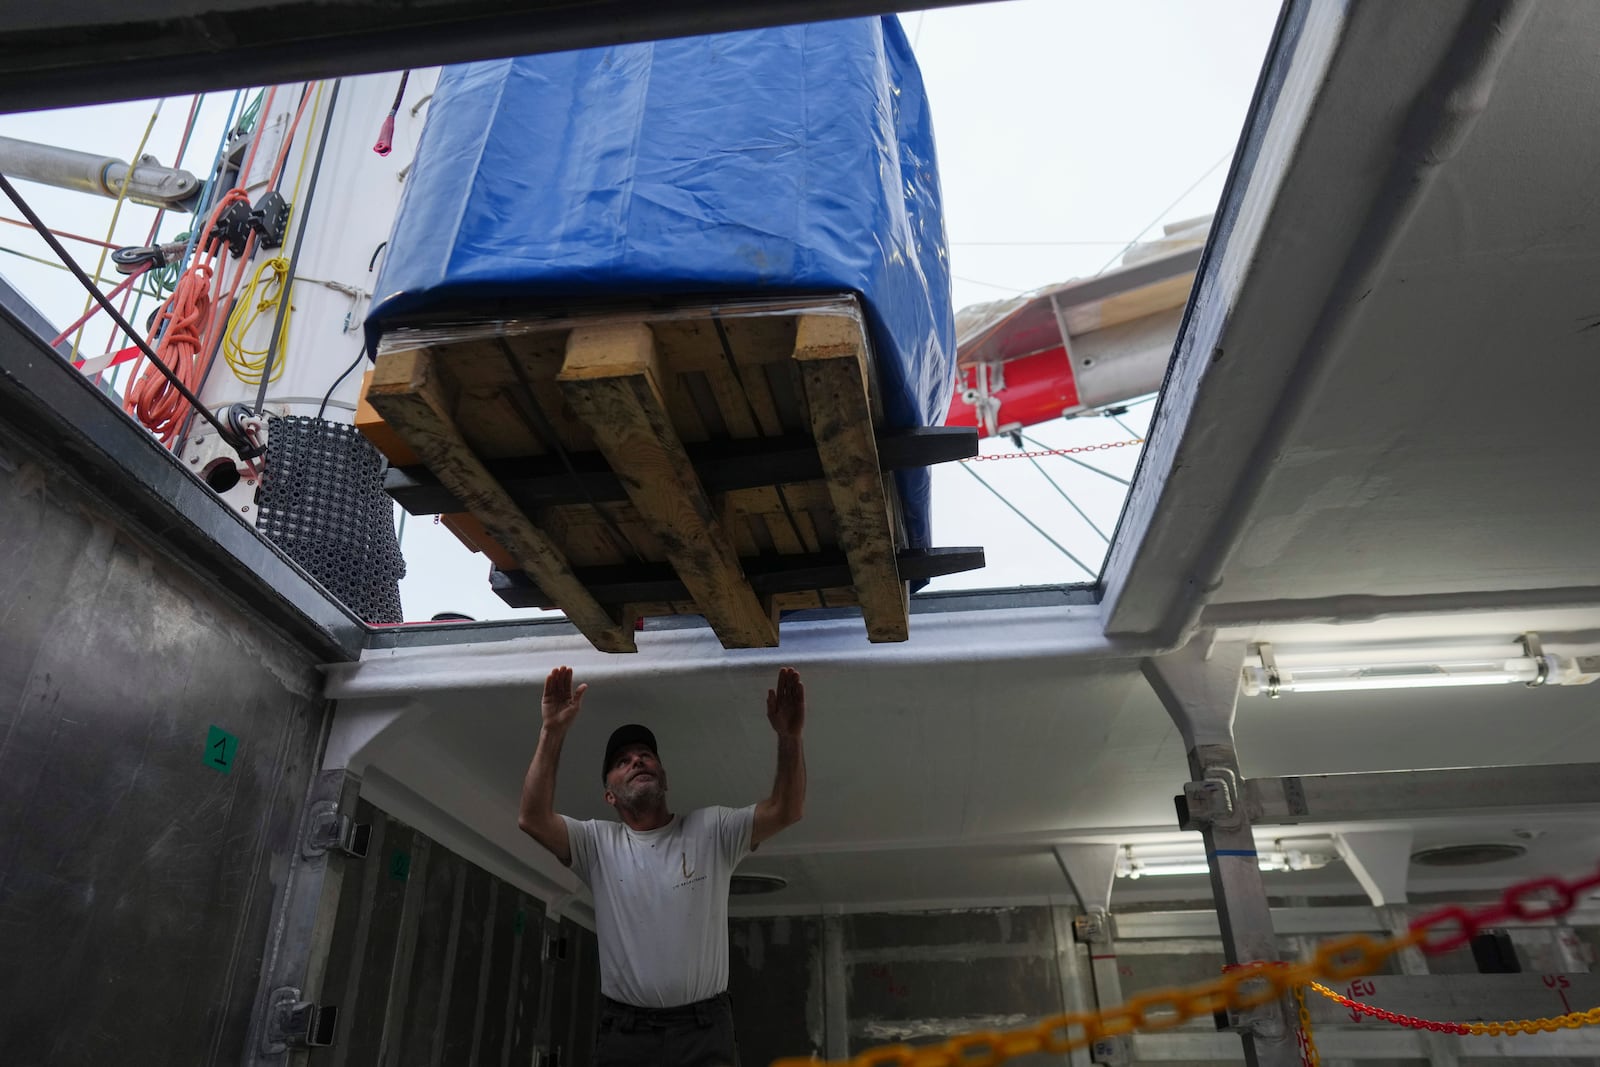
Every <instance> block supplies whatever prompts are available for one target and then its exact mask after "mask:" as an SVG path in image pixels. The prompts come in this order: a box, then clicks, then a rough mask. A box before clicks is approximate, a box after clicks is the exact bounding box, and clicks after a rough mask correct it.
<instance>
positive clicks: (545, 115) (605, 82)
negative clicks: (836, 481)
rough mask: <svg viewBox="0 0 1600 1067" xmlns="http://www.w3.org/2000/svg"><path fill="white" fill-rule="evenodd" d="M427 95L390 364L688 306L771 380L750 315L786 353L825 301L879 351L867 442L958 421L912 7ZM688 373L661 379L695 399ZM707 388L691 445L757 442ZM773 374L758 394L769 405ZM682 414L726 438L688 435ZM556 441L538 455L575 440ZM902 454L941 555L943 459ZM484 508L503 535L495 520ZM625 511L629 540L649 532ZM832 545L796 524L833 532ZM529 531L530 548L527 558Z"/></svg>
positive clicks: (904, 519) (683, 43) (735, 369)
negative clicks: (939, 473)
mask: <svg viewBox="0 0 1600 1067" xmlns="http://www.w3.org/2000/svg"><path fill="white" fill-rule="evenodd" d="M430 109H431V110H430V114H429V118H428V122H427V126H426V129H425V131H424V134H423V137H422V142H421V145H420V148H419V152H418V160H417V164H416V166H415V168H414V169H413V171H412V172H411V174H410V175H409V176H408V178H407V188H406V191H405V196H404V199H403V202H402V204H401V208H400V211H399V214H398V216H397V218H396V222H395V226H394V230H393V234H392V237H391V240H390V242H389V245H388V248H387V250H386V253H385V256H384V260H383V268H382V272H381V276H380V278H379V283H378V287H377V298H376V299H375V301H374V306H373V310H372V313H371V315H370V317H369V319H368V334H369V339H370V341H371V342H372V348H373V351H375V352H377V353H379V357H380V368H381V366H382V362H381V361H382V357H383V355H384V354H385V353H397V352H415V351H417V350H426V351H427V352H429V353H431V354H432V357H433V358H435V359H436V360H437V363H438V366H439V368H441V371H440V373H441V374H443V375H448V374H449V373H451V372H450V371H449V370H444V369H443V368H448V367H450V366H451V365H452V362H453V361H454V360H455V359H457V358H458V356H459V357H460V358H465V359H470V358H471V356H470V353H471V352H473V351H475V349H473V348H472V345H473V344H474V343H481V342H483V341H484V340H486V339H489V338H494V339H497V342H498V343H501V344H504V343H506V342H507V341H508V340H509V339H514V338H518V337H522V338H524V339H526V338H529V337H531V336H534V335H543V334H546V333H548V332H549V331H550V330H551V329H552V324H554V323H560V324H562V325H561V329H562V330H563V331H566V332H563V333H562V335H561V344H563V345H570V344H572V343H575V342H574V341H573V340H572V338H574V337H576V333H574V332H572V331H573V330H574V329H575V327H581V326H582V325H583V324H584V323H585V322H606V323H609V324H610V328H612V329H614V330H615V329H625V327H626V326H627V325H628V324H632V325H634V326H636V327H640V328H643V329H645V330H646V334H647V335H649V334H651V331H654V334H657V335H659V334H660V332H661V330H662V329H663V328H664V327H662V326H661V325H660V324H659V323H657V322H656V321H655V318H659V319H671V320H681V319H683V318H685V316H686V315H687V317H688V318H691V319H696V320H697V321H699V322H700V323H702V324H709V329H708V331H707V332H706V333H705V334H704V337H705V338H707V339H710V338H712V337H713V335H714V340H710V341H708V343H709V344H710V346H711V348H712V349H713V350H716V349H720V352H717V351H712V352H711V354H710V355H708V356H707V358H708V359H720V358H723V357H726V359H727V362H728V369H729V370H730V371H731V372H732V374H733V378H734V381H735V383H736V385H738V386H739V387H742V388H745V389H746V391H747V392H748V387H749V386H751V384H752V383H751V382H750V381H749V379H750V378H751V377H752V372H751V371H750V370H749V367H750V366H754V365H758V364H760V363H761V361H762V359H764V358H766V357H764V356H756V355H750V354H749V353H748V352H744V351H740V350H739V346H738V345H735V344H733V343H732V342H731V340H730V335H729V324H731V323H733V322H734V321H735V320H738V319H740V318H749V317H751V316H761V315H777V316H780V317H784V321H785V322H786V323H787V324H788V325H787V329H788V331H789V332H788V334H787V335H786V336H787V338H788V340H787V342H786V343H788V344H789V345H790V346H791V350H790V351H785V352H784V353H783V356H784V357H785V358H787V357H789V356H790V355H791V354H792V353H793V352H794V350H793V348H792V346H793V345H794V344H795V343H797V342H796V341H795V338H796V336H797V333H798V335H799V336H802V337H803V336H806V335H807V331H808V330H810V333H811V335H812V337H813V340H814V341H815V340H817V336H816V329H819V328H820V327H817V328H810V327H803V325H802V324H803V323H804V322H805V321H806V317H807V315H808V314H811V313H813V312H814V313H815V314H814V315H812V318H814V319H816V321H818V322H820V321H821V318H819V317H818V316H826V315H830V314H833V315H839V314H843V315H844V316H845V317H846V318H850V319H852V320H853V321H855V322H856V323H857V325H856V327H855V332H856V334H858V335H860V336H861V340H862V342H863V343H862V344H861V346H860V348H861V351H860V352H859V353H857V355H856V359H857V361H858V362H860V363H861V364H862V365H863V367H864V373H865V375H866V386H865V388H866V389H867V390H868V391H869V392H870V393H871V394H872V396H871V398H870V403H871V405H872V407H873V409H874V410H873V411H872V413H871V414H870V415H869V418H870V422H869V424H868V425H867V426H866V427H865V431H866V433H867V435H868V438H869V440H870V438H871V436H872V435H873V433H874V432H876V433H878V434H880V435H881V434H883V433H885V432H892V431H911V430H915V429H916V428H919V427H935V426H938V425H940V424H941V423H942V421H943V418H944V415H945V412H946V411H947V410H948V407H949V400H950V391H951V388H952V383H953V381H954V361H955V343H954V320H953V314H952V309H951V298H950V285H949V273H948V262H947V249H946V244H945V237H944V223H943V218H942V214H941V204H940V196H939V181H938V171H937V165H936V161H935V157H934V146H933V136H932V128H931V123H930V119H929V115H928V110H927V102H926V99H925V96H924V93H923V88H922V84H921V78H920V74H919V73H918V70H917V67H916V63H915V61H914V59H913V58H912V55H911V50H910V46H909V44H908V42H907V40H906V38H905V35H904V33H903V31H902V30H901V28H900V25H899V23H898V21H897V20H896V19H893V18H883V19H862V20H851V21H844V22H831V23H819V24H813V25H805V26H793V27H782V28H778V29H772V30H762V31H755V32H748V33H736V34H722V35H715V36H708V37H698V38H689V39H682V40H673V41H664V42H659V43H654V44H644V45H629V46H621V47H615V48H603V49H593V50H588V51H580V52H570V53H563V54H557V55H543V56H533V57H525V58H520V59H507V60H500V61H493V62H485V63H474V64H468V65H464V66H458V67H452V68H449V69H447V70H446V71H445V73H444V74H443V76H442V77H441V79H440V82H439V87H438V90H437V92H436V93H435V95H434V98H433V100H432V102H431V104H430ZM808 301H814V303H808ZM685 309H690V310H689V311H687V312H686V311H685ZM652 315H654V316H655V318H652ZM640 324H643V325H642V326H640ZM757 332H758V333H759V331H757ZM619 336H620V335H619ZM747 340H748V339H747ZM526 343H527V345H532V348H538V347H539V346H538V344H535V343H534V342H532V341H527V342H526ZM617 343H620V344H622V345H623V347H624V348H627V347H628V346H630V345H632V344H634V342H633V341H631V340H628V339H627V338H626V337H624V338H623V339H622V340H621V341H619V342H617ZM642 343H643V344H644V346H645V347H646V348H649V349H651V351H649V352H648V353H646V355H645V358H646V359H647V360H653V359H658V358H659V362H660V363H662V364H673V361H674V360H675V359H679V358H680V356H675V355H674V354H673V353H674V352H681V346H680V347H679V348H678V349H671V346H670V345H669V344H668V343H667V342H666V341H665V340H663V339H662V338H661V337H654V336H646V337H645V340H644V341H643V342H642ZM741 343H744V342H741ZM655 347H660V348H661V349H662V351H661V352H660V353H657V352H656V351H655ZM813 347H814V348H815V345H814V346H813ZM532 348H529V349H527V351H528V352H531V351H532ZM668 349H671V351H668ZM818 351H820V349H818ZM836 354H838V353H836ZM497 358H505V357H497ZM616 358H626V357H616ZM682 358H687V357H682ZM796 358H797V359H798V358H799V356H798V354H796ZM512 361H513V362H515V360H512ZM523 362H524V366H523V368H522V370H523V371H528V370H529V368H532V370H531V375H532V377H531V379H530V380H525V381H524V382H523V383H522V384H523V385H525V386H530V387H532V386H537V385H538V384H539V380H540V373H541V372H540V370H539V368H538V367H536V366H534V364H536V363H537V362H538V359H537V358H535V357H534V356H533V355H527V356H526V358H525V359H524V360H523ZM695 366H699V365H698V364H695ZM713 369H714V370H715V369H716V368H713ZM412 370H413V371H415V370H416V368H415V367H413V368H412ZM674 371H675V366H668V367H667V368H666V371H665V373H666V374H667V375H668V376H670V375H671V374H672V373H674ZM463 373H465V372H463ZM551 373H552V375H555V376H559V377H562V378H565V377H566V376H567V375H566V374H565V372H560V371H559V368H558V370H557V371H553V372H551ZM523 377H524V378H525V379H526V378H528V374H523ZM467 378H471V375H470V374H467ZM796 380H797V381H798V380H799V379H798V378H797V379H796ZM458 384H459V383H458ZM680 384H681V383H677V382H676V381H674V382H658V383H657V385H656V388H657V389H658V390H659V391H661V392H663V393H676V392H677V391H678V390H679V389H680ZM712 384H713V385H715V384H716V383H715V381H713V383H712ZM697 387H698V388H699V389H700V391H701V392H702V393H704V392H705V388H706V387H705V384H704V383H703V382H699V383H695V382H691V383H688V384H682V385H681V388H682V393H683V395H682V396H681V397H677V399H674V397H673V396H668V397H667V398H666V400H667V404H666V406H667V407H672V406H673V404H674V403H678V404H681V406H682V409H683V411H682V412H680V411H672V412H669V413H668V414H669V415H670V416H671V417H670V419H669V421H671V422H673V423H675V424H676V430H677V433H678V435H679V436H681V437H682V441H683V443H684V444H686V445H693V444H695V443H696V442H695V440H694V438H695V437H696V436H703V437H708V438H713V439H714V438H719V437H726V438H741V437H744V436H748V435H747V434H746V433H742V432H739V431H737V430H736V429H735V427H734V426H733V423H734V422H735V421H738V420H737V419H736V418H735V415H736V414H737V413H733V414H730V413H729V412H728V410H727V408H726V404H724V407H723V412H722V414H723V416H725V417H722V418H719V417H718V416H717V414H716V413H715V412H712V413H710V414H709V415H707V417H706V418H704V419H700V418H699V417H698V416H696V415H694V413H693V412H692V411H689V409H690V408H692V407H693V404H694V401H695V400H696V397H694V396H690V394H691V393H694V391H695V388H697ZM810 387H811V386H810V385H807V386H806V388H810ZM388 388H389V389H390V390H391V391H393V389H394V388H396V387H395V386H394V385H393V383H391V384H390V386H389V387H388ZM381 391H382V390H381V389H380V390H379V392H381ZM468 391H469V392H470V391H471V390H470V389H469V390H468ZM767 391H768V390H767V389H766V387H765V386H760V387H758V388H757V392H759V393H761V394H763V395H762V396H761V397H758V398H757V399H758V400H763V401H764V399H765V396H764V394H765V393H766V392H767ZM803 391H804V390H801V392H803ZM565 392H566V393H567V394H569V395H567V396H566V400H567V401H568V402H569V403H574V406H575V407H576V405H575V402H573V398H572V396H571V395H570V394H571V392H572V390H570V389H565ZM778 392H781V389H779V390H778ZM719 397H720V394H719ZM372 399H373V400H374V406H375V407H376V408H377V409H378V410H379V411H380V412H381V413H382V414H383V415H384V417H385V418H386V419H389V421H391V422H393V421H394V420H393V419H390V418H389V413H388V412H386V411H384V405H385V404H386V403H389V404H391V406H392V402H390V401H386V400H384V399H381V398H380V397H378V396H376V395H375V396H373V398H372ZM698 399H699V402H700V410H701V413H702V414H705V413H706V412H705V409H706V407H707V406H708V404H707V402H706V400H705V398H704V396H700V397H699V398H698ZM720 399H722V400H726V398H725V397H720ZM777 400H779V401H781V400H782V397H781V396H780V397H777ZM557 403H559V401H557ZM747 403H749V407H750V410H749V418H748V420H747V421H749V422H750V423H751V425H752V426H756V430H755V432H756V433H757V434H766V435H768V436H782V433H783V431H784V430H786V429H792V428H793V427H792V426H789V427H785V426H776V425H773V426H766V425H765V422H766V421H767V420H763V419H762V418H761V417H760V416H761V411H760V410H758V409H759V407H760V405H759V404H757V403H750V402H748V401H747ZM712 406H714V405H712ZM805 408H806V404H805V401H804V397H802V398H801V403H800V409H801V410H802V411H803V410H804V409H805ZM774 410H775V411H776V408H774ZM683 412H688V414H687V415H686V416H685V415H684V414H683ZM545 414H551V412H546V413H545ZM685 417H686V418H688V419H689V420H690V421H691V422H693V423H694V425H695V427H696V428H697V429H698V427H699V426H700V424H701V423H702V422H703V423H704V426H705V429H704V432H703V433H697V432H691V431H689V430H688V429H686V427H685V423H684V419H685ZM738 418H739V419H742V418H744V416H742V415H740V416H738ZM535 419H536V421H539V422H543V421H544V420H543V418H542V417H540V416H538V414H537V413H535ZM553 421H554V422H555V423H558V424H559V423H560V422H561V421H562V420H561V419H560V418H556V419H554V420H553ZM757 424H760V425H757ZM534 429H535V430H536V431H538V430H539V427H537V426H536V427H535V428H534ZM559 430H560V427H559V426H555V427H549V428H546V431H547V432H546V434H545V436H548V435H549V433H553V432H557V431H559ZM582 443H588V442H587V441H584V442H582ZM542 444H543V445H544V446H547V447H542V448H540V449H538V451H541V452H548V451H551V450H552V448H554V449H555V450H558V451H559V450H561V447H562V446H561V442H560V441H558V440H546V441H543V442H542ZM675 444H676V442H674V443H673V446H672V447H675ZM591 447H598V448H599V449H600V450H601V451H605V448H606V443H605V442H604V441H597V442H596V443H595V444H594V445H591ZM818 447H819V449H820V448H821V445H820V444H819V446H818ZM669 450H670V447H669ZM940 458H949V457H948V456H944V457H940ZM422 459H423V462H424V463H425V464H426V463H427V457H425V456H424V457H422ZM931 461H933V460H929V462H931ZM883 469H885V470H888V469H896V478H895V479H885V481H886V482H889V484H890V485H891V488H890V490H889V495H890V497H891V498H894V497H897V498H898V499H897V500H895V499H891V500H890V510H891V512H892V522H893V524H894V525H895V526H896V527H897V530H896V533H897V543H898V547H899V548H901V549H906V550H923V549H926V548H927V546H928V544H929V477H928V473H927V471H926V470H925V469H923V468H922V467H920V466H915V465H912V464H911V463H899V464H894V465H885V466H884V468H883ZM619 473H621V472H619ZM896 485H897V487H898V492H896V491H895V488H894V486H896ZM513 495H514V494H513ZM634 502H635V503H636V504H637V503H639V501H637V500H635V501H634ZM471 510H473V513H474V515H476V516H477V517H478V518H480V519H485V516H484V515H482V514H480V510H481V509H478V508H473V509H471ZM644 518H645V519H646V520H649V518H650V516H649V515H648V514H646V515H645V516H644ZM646 524H647V525H653V524H650V523H648V522H647V523H646ZM485 525H486V526H487V527H489V529H490V530H491V532H493V531H494V526H495V523H494V522H493V520H492V518H488V519H485ZM608 525H610V526H611V527H612V529H611V530H610V533H611V534H612V535H614V539H615V540H617V541H622V540H626V539H629V538H631V537H632V535H631V533H629V532H628V531H626V530H619V529H616V525H617V524H616V523H608ZM800 525H805V524H803V523H802V524H797V529H798V526H800ZM657 532H658V533H659V532H660V531H659V530H658V531H657ZM820 536H821V535H820V534H817V535H815V536H813V537H806V536H800V537H799V541H801V542H804V544H803V545H802V547H804V548H814V547H816V546H814V545H813V544H812V543H811V542H813V541H815V540H817V539H818V538H819V537H820ZM499 540H501V541H503V540H504V539H503V538H499ZM849 540H850V538H849V537H848V536H845V537H844V538H842V542H848V541H849ZM506 547H507V548H508V554H509V555H510V556H514V557H517V558H518V559H519V560H523V561H524V562H525V557H526V552H519V551H517V550H511V549H510V546H506ZM756 547H757V549H758V550H763V549H767V548H768V547H769V546H767V545H757V546H756ZM778 550H779V551H782V549H781V547H780V548H779V549H778ZM623 555H624V558H626V553H624V554H623ZM669 555H670V553H669ZM890 562H891V564H892V560H891V561H890ZM854 563H855V561H854V560H852V566H853V565H854ZM891 569H892V567H891ZM679 570H680V571H681V570H682V568H681V567H680V568H679ZM858 577H859V576H858ZM913 580H915V579H913ZM543 584H547V583H541V585H543ZM857 584H858V585H859V582H858V583H857ZM543 593H544V594H545V599H549V600H556V601H559V600H560V599H561V598H560V596H559V595H558V594H557V591H556V590H554V589H549V588H545V589H543ZM562 606H563V607H564V608H566V609H567V610H568V613H569V615H571V614H572V609H571V605H569V604H566V603H562ZM708 617H709V614H708ZM713 623H714V625H715V620H713ZM580 625H581V623H580ZM869 629H870V617H869ZM586 632H587V631H586ZM721 632H722V630H721V628H720V627H719V633H721ZM724 636H725V637H726V635H724ZM774 640H775V638H774Z"/></svg>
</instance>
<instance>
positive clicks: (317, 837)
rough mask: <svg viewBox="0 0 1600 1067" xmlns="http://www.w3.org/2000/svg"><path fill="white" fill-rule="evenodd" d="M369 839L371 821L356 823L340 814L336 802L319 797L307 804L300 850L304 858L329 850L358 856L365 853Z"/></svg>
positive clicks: (314, 856) (310, 857) (313, 857)
mask: <svg viewBox="0 0 1600 1067" xmlns="http://www.w3.org/2000/svg"><path fill="white" fill-rule="evenodd" d="M371 840H372V824H371V823H364V822H359V823H358V822H356V821H355V820H354V819H352V818H350V816H348V815H344V814H341V813H340V811H339V805H338V803H337V802H336V801H332V800H323V801H319V802H318V803H316V804H313V805H312V807H311V817H310V819H308V820H307V823H306V841H305V847H304V848H302V849H301V851H302V852H303V853H304V854H305V857H306V858H307V859H315V858H316V857H318V856H321V855H323V854H324V853H327V852H330V851H332V852H342V853H344V854H345V855H346V856H355V857H356V858H358V859H359V858H360V857H362V856H365V855H366V854H367V844H368V843H369V842H370V841H371Z"/></svg>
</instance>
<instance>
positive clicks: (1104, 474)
mask: <svg viewBox="0 0 1600 1067" xmlns="http://www.w3.org/2000/svg"><path fill="white" fill-rule="evenodd" d="M1017 436H1018V437H1020V438H1022V439H1023V440H1024V441H1026V442H1028V444H1030V445H1032V446H1033V447H1034V448H1041V449H1048V448H1049V447H1050V446H1049V445H1047V444H1045V443H1043V442H1042V441H1037V440H1035V439H1034V438H1032V437H1029V436H1028V435H1027V434H1025V433H1018V434H1017ZM1134 436H1135V437H1137V436H1138V434H1135V435H1134ZM1061 458H1062V459H1069V460H1071V461H1072V462H1074V463H1076V464H1077V465H1078V466H1080V467H1082V468H1083V469H1084V470H1090V471H1094V472H1095V473H1096V474H1098V475H1100V476H1101V477H1103V478H1110V479H1111V480H1112V481H1114V482H1117V483H1119V484H1121V485H1128V484H1130V483H1129V482H1128V479H1126V478H1123V477H1121V476H1120V475H1116V474H1112V473H1111V472H1110V471H1108V470H1101V469H1100V468H1099V467H1096V466H1093V465H1092V464H1088V463H1085V462H1084V461H1083V460H1081V459H1079V458H1078V457H1076V456H1069V455H1067V454H1066V453H1061Z"/></svg>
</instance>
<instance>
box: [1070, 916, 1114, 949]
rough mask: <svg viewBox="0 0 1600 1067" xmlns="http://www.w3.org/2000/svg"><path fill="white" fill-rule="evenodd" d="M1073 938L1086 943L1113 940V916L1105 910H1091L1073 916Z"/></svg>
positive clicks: (1091, 943) (1092, 943) (1094, 943)
mask: <svg viewBox="0 0 1600 1067" xmlns="http://www.w3.org/2000/svg"><path fill="white" fill-rule="evenodd" d="M1072 939H1073V940H1074V941H1077V942H1079V943H1081V944H1085V945H1098V944H1104V943H1105V942H1107V941H1110V940H1111V916H1109V915H1107V914H1106V913H1105V912H1103V911H1091V912H1088V913H1087V914H1084V915H1076V916H1073V919H1072Z"/></svg>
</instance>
